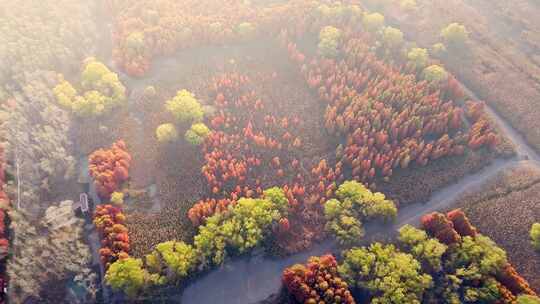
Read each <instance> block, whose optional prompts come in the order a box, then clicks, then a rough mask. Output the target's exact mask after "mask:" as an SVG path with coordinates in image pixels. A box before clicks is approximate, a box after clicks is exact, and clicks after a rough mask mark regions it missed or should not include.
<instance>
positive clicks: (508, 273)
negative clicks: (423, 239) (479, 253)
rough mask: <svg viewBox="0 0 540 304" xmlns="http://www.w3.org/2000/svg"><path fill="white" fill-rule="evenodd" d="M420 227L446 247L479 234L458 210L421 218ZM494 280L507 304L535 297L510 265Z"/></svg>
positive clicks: (525, 282) (526, 283) (435, 213)
mask: <svg viewBox="0 0 540 304" xmlns="http://www.w3.org/2000/svg"><path fill="white" fill-rule="evenodd" d="M422 226H423V227H424V229H425V230H426V231H427V232H428V233H429V234H430V235H432V236H433V237H436V238H437V239H439V241H441V242H443V243H446V244H448V245H451V244H454V243H459V242H460V241H461V238H462V237H466V236H470V237H475V236H477V235H478V234H479V233H478V231H477V229H476V228H475V227H474V226H473V225H472V224H471V223H470V221H469V219H468V218H467V216H466V215H465V213H463V211H461V210H460V209H456V210H452V211H450V212H448V213H447V214H446V215H444V214H442V213H439V212H434V213H431V214H427V215H425V216H423V217H422ZM496 279H497V281H498V286H499V291H500V293H501V295H502V296H503V297H504V299H507V300H509V302H508V303H511V302H512V301H511V300H512V299H514V298H515V297H516V296H517V295H520V294H529V295H536V293H535V292H534V291H533V290H532V289H531V287H530V286H529V284H528V282H527V281H526V280H525V279H524V278H523V277H521V276H520V275H519V274H518V273H517V271H516V270H515V268H514V267H513V266H512V265H511V264H510V263H506V265H504V267H503V268H502V270H501V271H499V272H498V273H497V276H496ZM505 303H506V302H505Z"/></svg>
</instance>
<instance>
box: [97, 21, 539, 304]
mask: <svg viewBox="0 0 540 304" xmlns="http://www.w3.org/2000/svg"><path fill="white" fill-rule="evenodd" d="M103 30H104V32H108V31H109V30H110V28H108V25H107V24H104V27H103ZM102 38H103V39H104V40H110V33H109V34H104V37H102ZM105 45H106V46H108V47H112V45H111V43H107V44H105ZM104 54H109V53H108V52H106V53H104ZM105 59H106V61H107V62H108V63H109V66H113V64H112V62H111V58H110V57H109V58H105ZM180 64H181V60H178V58H176V57H167V58H158V59H157V60H155V61H154V62H153V68H152V70H151V71H150V73H149V77H146V78H144V79H135V78H131V77H129V76H127V75H126V74H124V73H122V72H121V71H118V69H117V68H114V70H115V71H116V72H117V73H118V74H119V75H120V76H121V78H122V81H123V82H124V83H125V84H126V85H127V87H128V88H129V90H130V91H131V92H132V93H134V94H137V92H140V91H141V90H143V89H144V87H146V86H147V85H152V84H155V83H156V82H158V81H166V79H167V78H168V75H174V73H175V71H176V70H177V68H178V66H179V65H180ZM461 85H462V87H463V88H464V90H465V92H466V93H467V94H468V95H469V96H470V97H471V98H472V99H475V100H479V98H478V97H477V96H476V95H475V94H474V93H473V92H472V91H471V90H469V89H468V88H467V87H466V86H465V85H464V84H463V83H461ZM486 112H487V114H488V115H489V116H490V117H491V118H492V120H493V121H494V122H495V123H497V124H498V126H499V130H500V132H501V133H502V134H503V135H504V136H506V137H507V138H509V139H510V140H511V141H512V143H513V144H514V146H515V149H516V152H517V156H516V157H514V158H512V159H506V160H502V159H497V160H494V161H493V162H492V164H490V165H489V166H487V167H485V168H484V169H482V170H481V171H479V172H477V173H475V174H471V175H469V176H467V177H465V178H463V179H461V180H460V181H458V182H457V183H454V184H452V185H449V186H447V187H445V188H442V189H440V190H438V191H436V192H435V193H434V195H433V196H432V197H431V199H430V200H429V201H428V202H426V203H416V204H411V205H407V206H405V207H403V208H401V209H400V210H399V213H398V217H397V220H396V222H395V223H394V224H393V225H386V226H380V225H367V226H366V232H367V233H366V235H369V236H370V237H369V239H366V240H365V242H366V243H367V242H369V241H373V240H382V239H385V238H388V237H389V236H390V237H391V236H392V235H394V234H395V231H396V230H397V229H398V228H399V227H401V226H403V225H405V224H411V225H419V223H420V218H421V216H422V215H423V214H425V213H429V212H433V211H437V210H443V209H447V208H448V207H450V206H451V205H452V204H453V203H454V202H455V201H456V199H457V198H458V197H460V196H461V195H462V194H464V193H465V192H467V191H472V190H474V189H477V188H478V187H480V186H482V185H483V184H484V183H485V182H486V181H488V180H489V179H490V178H492V177H494V176H495V175H497V174H498V173H500V172H502V171H503V170H506V169H509V168H512V167H514V166H517V165H518V164H519V163H520V162H521V161H523V160H530V163H531V164H533V165H536V166H540V155H539V154H538V153H537V152H536V151H535V150H534V149H533V148H531V147H530V146H529V145H528V144H527V143H526V141H525V140H524V139H523V136H521V134H519V133H518V132H517V131H516V130H514V129H513V128H512V127H511V126H510V125H509V124H508V123H507V122H506V121H505V120H503V119H502V118H501V117H500V116H499V115H498V114H497V113H496V112H495V111H493V110H492V109H491V108H490V107H489V106H486ZM329 252H332V253H336V254H338V253H339V248H338V246H337V245H336V243H335V242H334V241H332V240H327V241H325V242H322V243H319V244H315V245H314V246H312V247H311V248H310V249H309V250H307V251H304V252H301V253H298V254H295V255H291V256H288V257H286V258H273V257H267V256H265V255H264V254H263V253H262V252H256V253H253V254H251V255H249V256H242V257H238V258H235V259H233V260H231V261H228V262H226V263H225V264H224V265H222V266H221V267H219V268H216V269H213V270H211V271H209V272H208V273H206V274H204V275H202V276H201V277H200V278H198V279H196V280H195V281H193V282H191V283H190V284H189V285H188V286H187V287H186V288H185V289H184V290H179V292H178V293H176V294H171V295H170V297H169V299H168V301H167V302H168V303H183V304H192V303H193V304H199V303H213V304H246V303H258V302H260V301H263V300H264V299H266V298H268V297H269V296H270V295H272V294H275V293H277V292H279V289H280V288H281V273H282V271H283V269H284V268H286V267H288V266H290V265H292V264H295V263H302V262H305V261H306V260H307V258H308V257H310V256H314V255H322V254H325V253H329ZM113 302H114V301H113Z"/></svg>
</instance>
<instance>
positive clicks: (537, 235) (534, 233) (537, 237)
mask: <svg viewBox="0 0 540 304" xmlns="http://www.w3.org/2000/svg"><path fill="white" fill-rule="evenodd" d="M530 236H531V243H532V245H533V247H534V249H535V250H538V251H540V223H534V224H533V225H532V226H531V232H530Z"/></svg>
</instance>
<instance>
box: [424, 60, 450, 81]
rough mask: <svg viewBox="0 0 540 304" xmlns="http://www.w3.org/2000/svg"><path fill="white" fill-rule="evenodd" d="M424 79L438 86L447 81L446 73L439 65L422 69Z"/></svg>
mask: <svg viewBox="0 0 540 304" xmlns="http://www.w3.org/2000/svg"><path fill="white" fill-rule="evenodd" d="M424 79H425V80H427V81H429V82H431V83H434V84H438V83H441V82H443V81H446V80H447V79H448V72H446V70H445V69H444V68H443V67H442V66H440V65H436V64H434V65H430V66H428V67H427V68H425V69H424Z"/></svg>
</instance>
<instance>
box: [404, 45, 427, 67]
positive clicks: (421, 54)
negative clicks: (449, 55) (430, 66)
mask: <svg viewBox="0 0 540 304" xmlns="http://www.w3.org/2000/svg"><path fill="white" fill-rule="evenodd" d="M407 58H408V59H409V62H411V63H412V64H413V65H414V67H415V68H416V69H418V70H420V69H423V68H425V67H426V65H427V63H428V59H429V56H428V51H427V50H426V49H422V48H412V49H411V50H410V51H409V53H408V54H407Z"/></svg>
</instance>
